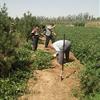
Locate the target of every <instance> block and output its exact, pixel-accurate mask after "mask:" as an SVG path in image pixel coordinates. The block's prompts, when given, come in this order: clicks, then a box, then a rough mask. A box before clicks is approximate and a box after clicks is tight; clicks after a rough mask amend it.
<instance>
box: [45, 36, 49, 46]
mask: <svg viewBox="0 0 100 100" xmlns="http://www.w3.org/2000/svg"><path fill="white" fill-rule="evenodd" d="M49 41H50V37H49V36H46V41H45V48H47V47H48V44H49Z"/></svg>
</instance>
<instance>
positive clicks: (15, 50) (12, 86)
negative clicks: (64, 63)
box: [0, 4, 52, 100]
mask: <svg viewBox="0 0 100 100" xmlns="http://www.w3.org/2000/svg"><path fill="white" fill-rule="evenodd" d="M36 24H39V22H38V21H37V20H36V18H35V17H32V15H31V14H30V13H28V14H24V17H22V18H16V19H13V18H11V17H9V16H8V13H7V8H6V5H5V4H4V6H3V7H0V100H17V97H19V96H20V95H22V94H23V93H25V92H26V83H27V81H28V79H29V78H30V77H33V78H35V77H34V76H33V74H32V73H33V70H35V69H41V70H42V69H45V68H49V66H50V60H51V58H52V57H51V56H50V54H49V53H47V52H43V51H41V50H38V51H36V52H33V51H32V48H31V44H30V43H27V42H26V37H27V34H28V32H30V31H31V28H32V26H33V25H36ZM47 62H48V63H47Z"/></svg>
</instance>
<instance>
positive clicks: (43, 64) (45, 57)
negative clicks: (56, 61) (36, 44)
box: [33, 50, 52, 70]
mask: <svg viewBox="0 0 100 100" xmlns="http://www.w3.org/2000/svg"><path fill="white" fill-rule="evenodd" d="M51 59H52V56H51V55H50V54H49V53H48V52H44V51H41V50H38V51H36V52H35V59H34V62H33V66H34V68H35V69H40V70H42V69H46V68H49V67H50V65H51V63H50V62H51Z"/></svg>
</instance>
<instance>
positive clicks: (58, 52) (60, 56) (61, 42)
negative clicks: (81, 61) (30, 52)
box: [52, 40, 71, 64]
mask: <svg viewBox="0 0 100 100" xmlns="http://www.w3.org/2000/svg"><path fill="white" fill-rule="evenodd" d="M52 45H53V48H54V49H55V50H56V56H57V60H58V62H59V64H62V63H63V53H64V55H65V57H66V61H68V60H69V52H70V47H71V42H70V41H69V40H65V45H64V40H58V41H56V42H54V43H53V44H52ZM63 46H64V48H63ZM63 49H64V50H63Z"/></svg>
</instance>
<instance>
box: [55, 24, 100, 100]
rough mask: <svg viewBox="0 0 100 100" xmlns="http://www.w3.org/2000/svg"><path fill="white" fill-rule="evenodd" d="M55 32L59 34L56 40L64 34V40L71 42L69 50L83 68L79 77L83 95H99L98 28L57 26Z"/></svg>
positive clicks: (99, 53) (99, 50)
mask: <svg viewBox="0 0 100 100" xmlns="http://www.w3.org/2000/svg"><path fill="white" fill-rule="evenodd" d="M56 31H58V32H59V35H58V37H57V38H58V39H63V33H65V34H66V39H69V40H71V42H72V49H71V50H72V51H73V52H74V54H75V55H76V57H77V58H78V59H79V60H80V61H81V63H83V64H84V66H85V68H84V70H82V72H81V75H80V78H81V89H82V91H83V94H84V95H85V96H86V95H88V96H89V95H91V94H92V95H95V94H96V93H97V92H98V93H100V45H99V42H100V28H85V27H65V26H63V27H62V26H60V25H59V26H58V28H56ZM97 59H98V60H97ZM92 95H91V96H92ZM88 100H89V99H88ZM94 100H95V99H94Z"/></svg>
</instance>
